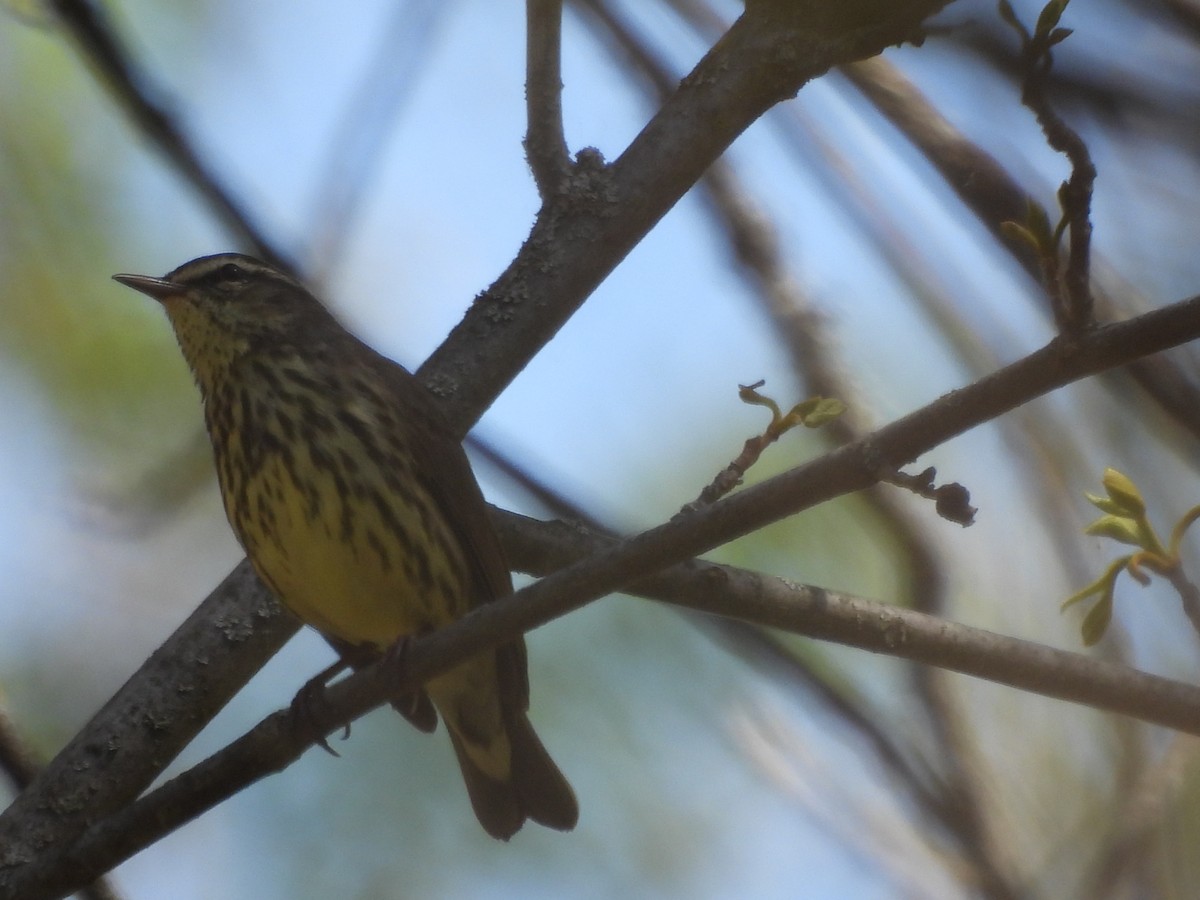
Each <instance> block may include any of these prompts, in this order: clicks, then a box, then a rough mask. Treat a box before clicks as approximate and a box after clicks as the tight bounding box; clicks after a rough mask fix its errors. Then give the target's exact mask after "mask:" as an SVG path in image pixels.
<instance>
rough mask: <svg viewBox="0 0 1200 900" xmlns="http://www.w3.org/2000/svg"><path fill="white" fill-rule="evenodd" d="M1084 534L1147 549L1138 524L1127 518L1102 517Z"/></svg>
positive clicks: (1086, 529)
mask: <svg viewBox="0 0 1200 900" xmlns="http://www.w3.org/2000/svg"><path fill="white" fill-rule="evenodd" d="M1083 533H1084V534H1090V535H1092V536H1093V537H1106V538H1108V539H1109V540H1113V541H1118V542H1119V543H1122V544H1130V545H1131V546H1134V547H1145V542H1144V534H1143V532H1142V529H1141V528H1140V527H1139V526H1138V523H1137V522H1135V521H1134V520H1133V519H1130V518H1129V517H1127V516H1120V515H1117V516H1101V517H1100V518H1099V519H1097V520H1096V521H1095V522H1093V523H1092V524H1091V525H1089V526H1088V527H1087V528H1085V529H1083Z"/></svg>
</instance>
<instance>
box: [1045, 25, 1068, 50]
mask: <svg viewBox="0 0 1200 900" xmlns="http://www.w3.org/2000/svg"><path fill="white" fill-rule="evenodd" d="M1074 33H1075V29H1074V28H1055V29H1054V30H1053V31H1052V32H1050V36H1049V37H1048V38H1046V46H1047V47H1053V46H1054V45H1055V44H1061V43H1062V42H1063V41H1065V40H1066V39H1067V38H1069V37H1070V36H1071V35H1073V34H1074Z"/></svg>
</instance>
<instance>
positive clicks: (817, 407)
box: [792, 397, 846, 428]
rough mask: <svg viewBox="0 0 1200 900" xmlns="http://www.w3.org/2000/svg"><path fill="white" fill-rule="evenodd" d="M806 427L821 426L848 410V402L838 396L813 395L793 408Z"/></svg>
mask: <svg viewBox="0 0 1200 900" xmlns="http://www.w3.org/2000/svg"><path fill="white" fill-rule="evenodd" d="M792 411H793V412H794V413H796V414H797V415H798V416H799V417H800V421H801V422H803V423H804V426H805V427H806V428H820V427H821V426H822V425H824V424H826V423H827V422H832V421H833V420H834V419H836V418H837V417H838V416H840V415H842V414H843V413H845V411H846V404H845V403H843V402H842V401H841V400H839V399H837V398H836V397H812V398H810V399H808V400H805V401H804V402H803V403H801V404H798V405H797V406H796V407H795V409H793V410H792Z"/></svg>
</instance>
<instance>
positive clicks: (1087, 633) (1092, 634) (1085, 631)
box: [1079, 591, 1113, 647]
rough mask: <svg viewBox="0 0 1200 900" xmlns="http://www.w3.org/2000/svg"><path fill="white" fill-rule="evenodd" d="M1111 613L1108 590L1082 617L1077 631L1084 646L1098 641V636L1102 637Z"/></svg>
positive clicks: (1092, 644)
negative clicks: (1081, 637)
mask: <svg viewBox="0 0 1200 900" xmlns="http://www.w3.org/2000/svg"><path fill="white" fill-rule="evenodd" d="M1112 614H1113V595H1112V592H1111V591H1110V592H1108V593H1106V594H1105V595H1104V596H1103V597H1101V598H1100V601H1099V602H1098V603H1097V604H1096V605H1095V606H1093V607H1092V608H1091V609H1090V610H1088V614H1087V615H1086V616H1084V617H1083V623H1082V624H1081V625H1080V626H1079V631H1080V634H1081V635H1082V636H1083V644H1084V646H1085V647H1093V646H1095V645H1096V644H1097V643H1099V642H1100V638H1102V637H1104V632H1106V631H1108V626H1109V623H1110V622H1112Z"/></svg>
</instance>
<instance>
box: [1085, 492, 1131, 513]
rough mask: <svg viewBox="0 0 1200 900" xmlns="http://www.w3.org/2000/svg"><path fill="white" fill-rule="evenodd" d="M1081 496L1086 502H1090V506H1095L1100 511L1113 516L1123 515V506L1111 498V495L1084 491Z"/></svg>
mask: <svg viewBox="0 0 1200 900" xmlns="http://www.w3.org/2000/svg"><path fill="white" fill-rule="evenodd" d="M1083 496H1084V497H1085V498H1086V499H1087V502H1088V503H1090V504H1092V506H1094V507H1096V508H1097V509H1098V510H1100V511H1101V512H1106V513H1109V514H1110V515H1114V516H1123V515H1125V507H1123V506H1122V505H1121V504H1120V503H1118V502H1117V501H1115V500H1113V498H1112V497H1100V496H1097V495H1096V494H1086V493H1085V494H1084V495H1083Z"/></svg>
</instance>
